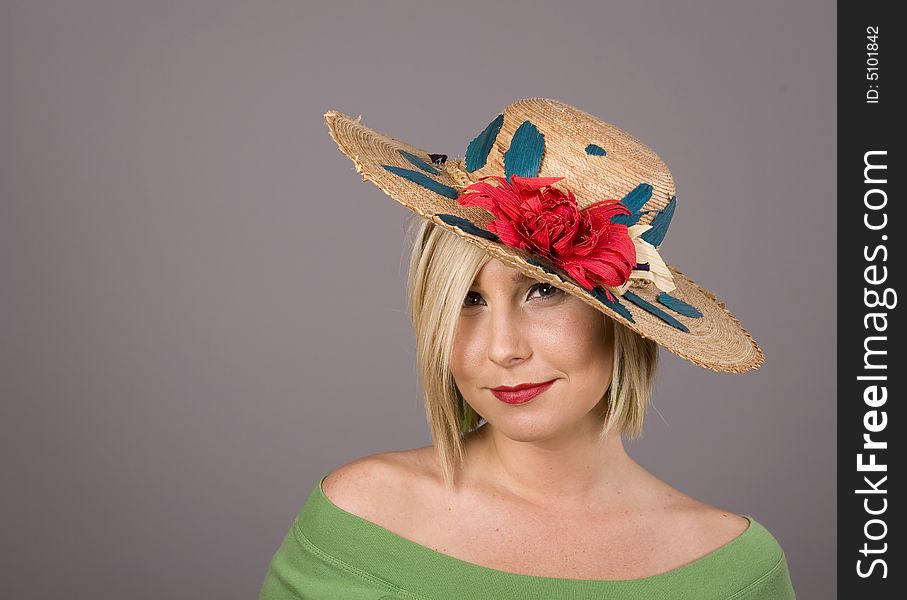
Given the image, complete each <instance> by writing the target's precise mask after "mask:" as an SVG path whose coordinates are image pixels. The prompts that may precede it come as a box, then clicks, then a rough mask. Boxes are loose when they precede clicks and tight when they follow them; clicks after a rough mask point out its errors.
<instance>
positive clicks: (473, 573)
mask: <svg viewBox="0 0 907 600" xmlns="http://www.w3.org/2000/svg"><path fill="white" fill-rule="evenodd" d="M327 475H328V474H327V473H326V474H324V475H323V476H322V477H321V480H320V481H319V482H318V484H317V485H316V486H315V487H314V488H313V489H312V491H311V492H310V494H309V497H308V498H307V500H306V502H305V504H304V505H303V507H302V509H301V510H300V511H299V514H298V515H297V517H296V522H295V524H294V526H295V528H296V534H297V536H299V537H300V540H301V541H302V540H304V541H306V542H308V543H309V544H312V545H314V546H315V547H316V548H317V549H319V550H320V551H321V552H324V553H327V554H329V555H330V556H331V557H332V558H333V559H335V560H339V561H341V562H342V563H344V564H345V565H346V566H347V567H348V568H351V569H352V570H353V571H354V572H355V571H359V572H365V573H366V574H367V576H368V577H369V578H373V577H377V578H379V579H382V580H384V581H385V582H387V583H388V584H389V585H391V586H392V587H397V588H401V589H402V590H406V591H409V592H413V593H415V594H427V595H430V594H431V593H432V591H433V590H434V591H437V590H438V589H457V590H458V591H459V592H461V594H462V595H461V597H462V598H472V597H475V598H489V597H498V596H497V595H496V593H495V592H496V591H497V592H498V593H499V594H500V597H506V596H508V595H510V594H512V593H513V592H514V590H522V589H531V590H532V591H533V592H538V593H539V594H542V596H540V597H544V594H556V593H563V592H602V591H612V592H614V591H619V592H625V593H630V592H634V591H652V590H654V589H661V588H664V589H669V590H672V591H673V593H674V597H678V598H680V597H687V596H685V595H684V594H683V592H684V591H686V592H688V593H689V594H690V596H689V597H700V598H703V597H710V594H711V595H716V596H719V595H720V594H726V593H729V592H734V591H739V590H740V589H742V588H743V587H745V586H746V585H749V584H751V583H753V582H754V581H756V580H758V579H759V578H760V577H761V576H762V575H765V574H766V573H767V572H769V571H770V570H771V569H772V568H773V567H774V566H775V565H776V564H777V563H778V561H779V560H781V558H782V557H783V552H782V550H781V547H780V546H779V545H778V542H777V541H776V540H775V538H774V537H773V536H772V535H771V533H770V532H769V531H768V530H766V529H765V528H764V527H763V526H762V525H760V524H759V523H758V522H757V521H756V520H755V519H753V517H751V516H750V515H740V516H742V517H744V518H745V519H746V520H747V521H749V526H748V527H747V528H746V530H745V531H744V532H743V533H742V534H740V535H739V536H737V537H736V538H734V539H733V540H731V541H729V542H727V543H726V544H724V545H723V546H721V547H719V548H717V549H715V550H713V551H711V552H709V553H708V554H706V555H704V556H702V557H700V558H698V559H696V560H694V561H692V562H690V563H687V564H685V565H681V566H679V567H676V568H674V569H671V570H670V571H666V572H663V573H659V574H657V575H651V576H649V577H643V578H638V579H569V578H559V577H545V576H538V575H524V574H521V573H512V572H509V571H502V570H498V569H493V568H490V567H484V566H482V565H479V564H476V563H471V562H468V561H465V560H462V559H459V558H456V557H453V556H451V555H448V554H444V553H442V552H438V551H436V550H433V549H431V548H429V547H427V546H423V545H421V544H418V543H416V542H414V541H412V540H409V539H407V538H404V537H402V536H400V535H397V534H396V533H394V532H392V531H390V530H389V529H385V528H384V527H381V526H380V525H378V524H376V523H373V522H371V521H368V520H366V519H364V518H362V517H360V516H358V515H355V514H353V513H351V512H348V511H345V510H343V509H342V508H340V507H339V506H337V505H336V504H334V503H333V502H332V501H331V500H330V499H328V497H327V496H326V495H325V494H324V488H323V487H322V484H323V483H324V480H325V478H327Z"/></svg>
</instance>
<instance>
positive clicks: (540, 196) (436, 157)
mask: <svg viewBox="0 0 907 600" xmlns="http://www.w3.org/2000/svg"><path fill="white" fill-rule="evenodd" d="M324 117H325V121H326V123H327V126H328V130H329V132H330V134H331V137H332V138H333V139H334V141H335V142H336V143H337V145H338V146H339V147H340V150H341V151H342V152H343V153H344V154H346V155H347V156H348V157H349V158H350V159H352V161H353V164H354V165H355V167H356V171H357V172H359V173H361V174H362V177H363V179H365V180H367V181H371V182H372V183H374V184H375V185H376V186H378V187H379V188H380V189H381V190H383V191H384V192H385V193H386V194H387V195H388V196H390V197H391V198H393V199H394V200H396V201H397V202H399V203H400V204H402V205H403V206H405V207H407V208H409V209H410V210H412V211H414V212H415V213H417V214H419V215H420V216H422V217H424V218H426V219H430V220H431V221H432V222H434V223H435V224H436V225H438V226H439V227H442V228H444V229H446V230H448V231H450V232H452V233H454V234H456V235H458V236H460V237H462V238H463V239H464V240H466V241H467V242H469V243H472V244H474V245H476V246H478V247H480V248H482V249H483V250H485V251H486V252H488V253H489V254H490V255H491V256H492V257H494V258H496V259H498V260H500V261H501V262H503V263H505V264H507V265H509V266H511V267H514V268H516V269H518V270H520V271H521V272H523V273H524V274H526V275H528V276H530V277H532V278H534V279H537V280H539V281H545V282H548V283H550V284H552V285H554V286H555V287H557V288H560V289H562V290H564V291H565V292H567V293H569V294H572V295H574V296H576V297H577V298H579V299H581V300H582V301H584V302H586V303H587V304H589V305H590V306H593V307H595V308H596V309H598V310H599V311H601V312H602V313H604V314H606V315H608V316H609V317H611V318H612V319H615V320H617V321H618V322H620V323H621V324H623V325H625V326H626V327H628V328H630V329H632V330H633V331H635V332H636V333H638V334H639V335H641V336H643V337H645V338H649V339H651V340H654V341H656V342H657V343H659V344H661V345H662V346H664V347H665V348H667V349H668V350H670V351H671V352H673V353H675V354H676V355H678V356H680V357H681V358H683V359H685V360H688V361H690V362H692V363H694V364H697V365H699V366H701V367H705V368H708V369H712V370H714V371H725V372H732V373H742V372H745V371H749V370H751V369H756V368H758V367H760V366H761V365H762V363H763V362H764V360H765V359H764V355H763V353H762V350H761V349H760V348H759V345H758V344H757V343H756V341H755V340H754V339H753V338H752V336H750V334H749V333H748V332H747V331H746V330H745V329H744V328H743V327H742V326H741V324H740V321H738V320H737V319H736V318H735V317H734V316H733V315H732V314H731V313H730V311H729V310H728V309H727V308H726V307H725V304H724V303H723V302H722V301H721V300H719V299H718V298H717V297H715V295H714V294H712V293H711V292H709V291H708V290H705V289H703V288H702V287H700V286H699V285H698V284H696V282H695V281H693V280H692V279H690V278H689V277H687V276H686V275H684V274H683V273H682V272H680V271H679V270H677V268H675V267H673V266H671V265H669V264H667V263H666V262H665V261H664V260H663V258H662V256H661V252H660V247H661V243H662V241H663V240H664V238H665V234H666V232H667V229H668V226H669V225H670V223H671V218H672V216H673V214H674V210H675V207H676V206H677V200H676V198H675V190H674V180H673V177H672V176H671V172H670V171H669V170H668V168H667V166H665V164H664V162H663V161H662V160H661V159H660V158H659V157H658V155H657V154H655V152H654V151H652V149H651V148H649V147H648V146H646V145H645V144H643V143H642V142H640V141H639V140H637V139H636V138H634V137H633V136H631V135H630V134H628V133H626V132H625V131H622V130H621V129H618V128H617V127H615V126H614V125H611V124H610V123H606V122H604V121H602V120H601V119H598V118H597V117H595V116H593V115H590V114H588V113H585V112H583V111H581V110H579V109H577V108H575V107H573V106H570V105H568V104H564V103H562V102H558V101H556V100H550V99H547V98H527V99H524V100H519V101H517V102H514V103H513V104H510V105H509V106H507V107H506V108H505V109H504V110H503V112H502V113H501V114H499V115H497V116H496V117H495V118H494V119H493V120H492V121H491V122H490V123H489V124H488V125H487V126H486V127H485V128H484V129H482V130H481V131H480V132H478V135H477V136H476V137H475V138H474V139H473V140H472V141H471V142H470V143H469V145H468V147H467V148H466V153H465V155H464V156H463V158H458V159H454V160H448V157H447V155H446V154H441V153H433V154H429V153H428V152H426V151H425V150H422V149H421V148H417V147H416V146H412V145H410V144H407V143H405V142H401V141H400V140H397V139H395V138H393V137H390V136H387V135H384V134H382V133H378V132H377V131H374V130H372V129H369V128H368V127H366V126H364V125H363V124H362V123H361V116H360V117H359V118H356V119H353V118H352V117H350V116H348V115H345V114H343V113H340V112H337V111H333V110H331V111H328V112H327V113H325V115H324ZM477 129H478V128H477ZM432 150H433V151H435V152H436V151H437V150H438V148H432Z"/></svg>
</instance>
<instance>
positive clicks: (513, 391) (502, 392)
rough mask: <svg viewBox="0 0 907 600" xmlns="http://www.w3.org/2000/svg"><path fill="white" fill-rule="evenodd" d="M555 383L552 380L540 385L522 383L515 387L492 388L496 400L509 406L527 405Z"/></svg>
mask: <svg viewBox="0 0 907 600" xmlns="http://www.w3.org/2000/svg"><path fill="white" fill-rule="evenodd" d="M554 382H555V380H554V379H552V380H551V381H546V382H544V383H539V384H533V383H521V384H520V385H517V386H514V387H508V386H506V385H502V386H500V387H496V388H492V390H491V393H492V394H494V397H495V398H497V399H498V400H500V401H501V402H506V403H507V404H525V403H527V402H529V401H530V400H532V399H533V398H535V397H536V396H538V395H539V394H541V393H542V392H544V391H545V390H547V389H548V388H550V387H551V385H552V384H553V383H554Z"/></svg>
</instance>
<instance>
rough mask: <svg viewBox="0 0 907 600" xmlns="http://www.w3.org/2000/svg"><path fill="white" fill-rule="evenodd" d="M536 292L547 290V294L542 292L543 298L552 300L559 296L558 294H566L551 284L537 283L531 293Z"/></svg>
mask: <svg viewBox="0 0 907 600" xmlns="http://www.w3.org/2000/svg"><path fill="white" fill-rule="evenodd" d="M534 290H547V291H545V292H541V296H542V298H550V297H552V296H557V295H558V294H563V293H564V291H563V290H562V289H560V288H558V287H555V286H553V285H551V284H550V283H537V284H535V285H534V286H532V287H531V288H530V291H534Z"/></svg>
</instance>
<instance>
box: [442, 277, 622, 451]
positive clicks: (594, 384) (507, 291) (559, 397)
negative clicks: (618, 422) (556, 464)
mask: <svg viewBox="0 0 907 600" xmlns="http://www.w3.org/2000/svg"><path fill="white" fill-rule="evenodd" d="M606 322H607V325H606ZM612 353H613V328H612V326H611V323H610V321H606V318H605V316H604V315H603V314H602V313H601V312H599V311H597V310H595V309H594V308H593V307H591V306H589V305H588V304H586V303H585V302H583V301H582V300H580V299H579V298H576V297H574V296H572V295H570V294H567V293H566V292H564V291H562V290H560V289H558V288H556V287H554V286H553V285H551V284H549V283H545V282H539V281H537V280H535V279H531V278H527V277H525V276H524V275H523V274H522V273H521V272H520V271H518V270H516V269H514V268H511V267H509V266H507V265H506V264H504V263H502V262H500V261H498V260H496V259H491V260H490V261H489V262H488V263H486V264H485V265H484V266H483V267H482V269H481V270H480V271H479V273H478V275H477V276H476V278H475V281H474V282H473V285H472V287H471V288H470V291H469V293H468V294H467V295H466V298H465V299H464V301H463V307H462V308H461V311H460V317H459V319H458V321H457V326H456V331H455V333H454V342H453V348H452V353H451V365H450V368H451V372H452V374H453V377H454V381H455V382H456V384H457V388H458V389H459V390H460V393H461V394H463V397H464V398H465V399H466V401H467V402H468V403H469V404H470V405H471V406H472V407H473V409H474V410H475V411H476V412H477V413H479V414H480V415H481V416H482V417H484V418H485V419H486V420H487V421H488V423H489V424H490V425H492V426H493V427H494V428H495V429H496V430H498V431H499V432H501V433H502V434H504V435H505V436H506V437H508V438H511V439H514V440H518V441H531V440H543V439H549V438H552V437H555V436H558V435H562V434H568V435H569V434H571V433H573V432H575V431H576V430H577V429H579V428H582V427H588V426H590V425H594V426H596V427H600V425H601V415H600V414H599V413H598V411H593V409H594V408H596V406H597V405H598V403H599V402H600V401H601V400H602V398H603V397H604V394H605V391H606V390H607V389H608V385H609V384H610V383H611V367H612ZM552 379H553V380H554V383H553V384H552V385H551V386H550V387H549V388H548V389H547V390H546V391H544V392H543V393H541V394H539V395H537V396H535V397H534V398H533V399H532V400H531V401H529V402H526V403H523V404H510V403H507V402H505V401H503V400H501V399H499V398H497V397H495V395H494V394H493V393H492V388H497V387H499V386H509V387H513V386H516V385H519V384H521V383H540V382H545V381H549V380H552Z"/></svg>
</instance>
